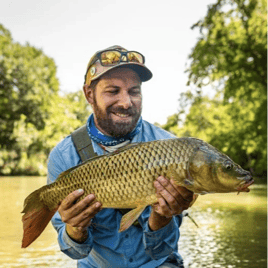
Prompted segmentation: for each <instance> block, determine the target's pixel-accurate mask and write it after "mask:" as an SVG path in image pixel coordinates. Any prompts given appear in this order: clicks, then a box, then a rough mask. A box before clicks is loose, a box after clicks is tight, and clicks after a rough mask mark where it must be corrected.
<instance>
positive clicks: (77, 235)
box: [66, 224, 88, 244]
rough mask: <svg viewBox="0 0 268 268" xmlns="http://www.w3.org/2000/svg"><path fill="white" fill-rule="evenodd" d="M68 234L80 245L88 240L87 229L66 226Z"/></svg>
mask: <svg viewBox="0 0 268 268" xmlns="http://www.w3.org/2000/svg"><path fill="white" fill-rule="evenodd" d="M66 233H67V235H68V236H69V237H70V238H71V239H72V240H73V241H75V242H77V243H79V244H82V243H84V242H85V241H86V240H87V238H88V231H87V228H81V227H72V226H71V225H69V224H66Z"/></svg>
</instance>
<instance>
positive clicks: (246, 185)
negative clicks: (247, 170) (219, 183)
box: [237, 176, 254, 193]
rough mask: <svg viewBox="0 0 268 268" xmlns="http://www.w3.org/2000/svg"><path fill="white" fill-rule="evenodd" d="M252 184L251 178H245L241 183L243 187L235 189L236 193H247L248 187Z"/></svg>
mask: <svg viewBox="0 0 268 268" xmlns="http://www.w3.org/2000/svg"><path fill="white" fill-rule="evenodd" d="M253 183H254V180H253V178H252V177H251V176H247V177H246V178H245V181H244V182H243V185H241V186H239V187H237V191H238V193H239V192H249V191H250V189H248V187H249V186H250V185H252V184H253Z"/></svg>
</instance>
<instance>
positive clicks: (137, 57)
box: [127, 52, 144, 63]
mask: <svg viewBox="0 0 268 268" xmlns="http://www.w3.org/2000/svg"><path fill="white" fill-rule="evenodd" d="M127 56H128V61H130V62H138V63H144V58H143V56H142V55H141V54H139V53H137V52H128V53H127Z"/></svg>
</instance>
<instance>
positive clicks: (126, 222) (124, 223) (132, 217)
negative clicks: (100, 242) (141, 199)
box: [119, 205, 147, 232]
mask: <svg viewBox="0 0 268 268" xmlns="http://www.w3.org/2000/svg"><path fill="white" fill-rule="evenodd" d="M146 206H147V205H145V206H144V205H140V206H138V207H137V208H135V209H132V210H131V211H129V212H128V213H127V214H125V215H124V216H123V217H122V219H121V223H120V228H119V232H123V231H125V230H127V229H128V228H129V227H130V226H131V225H132V224H133V223H134V222H135V221H136V220H137V219H138V218H139V216H140V215H141V213H142V212H143V210H144V209H145V208H146Z"/></svg>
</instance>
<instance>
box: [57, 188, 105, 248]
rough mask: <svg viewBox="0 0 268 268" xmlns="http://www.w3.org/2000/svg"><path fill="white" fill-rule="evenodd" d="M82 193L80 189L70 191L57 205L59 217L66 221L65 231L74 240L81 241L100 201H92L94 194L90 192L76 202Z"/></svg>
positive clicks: (97, 210)
mask: <svg viewBox="0 0 268 268" xmlns="http://www.w3.org/2000/svg"><path fill="white" fill-rule="evenodd" d="M83 194H84V191H83V190H82V189H79V190H76V191H74V192H72V193H70V194H69V195H68V196H67V197H66V198H65V199H63V201H62V202H61V204H60V206H59V209H58V211H59V213H60V216H61V219H62V221H63V222H64V223H66V232H67V234H68V235H69V236H70V238H72V239H73V240H74V241H76V242H78V243H83V242H85V241H86V239H87V237H88V233H87V227H88V226H90V223H91V219H92V218H93V217H94V216H95V215H96V214H97V213H98V212H99V211H100V210H101V206H102V204H101V203H100V202H93V201H94V200H95V198H96V197H95V196H94V195H93V194H90V195H88V196H86V197H85V198H84V199H82V200H81V201H79V202H78V203H76V201H77V200H78V199H79V198H80V197H81V196H82V195H83Z"/></svg>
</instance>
